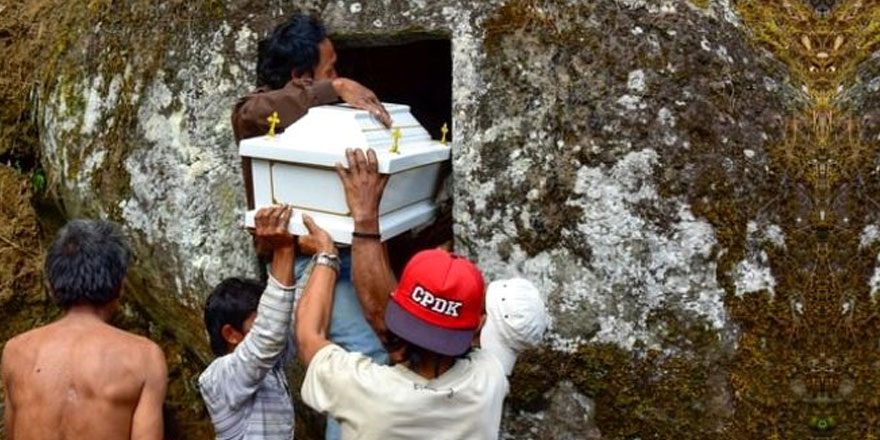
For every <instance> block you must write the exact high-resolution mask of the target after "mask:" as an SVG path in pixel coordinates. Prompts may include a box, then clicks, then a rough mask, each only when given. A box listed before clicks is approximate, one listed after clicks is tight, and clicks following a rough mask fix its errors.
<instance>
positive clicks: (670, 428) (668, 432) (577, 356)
mask: <svg viewBox="0 0 880 440" xmlns="http://www.w3.org/2000/svg"><path fill="white" fill-rule="evenodd" d="M653 320H654V322H655V323H660V322H663V323H664V325H666V326H668V328H669V332H668V334H669V337H670V338H671V339H673V340H675V341H676V342H674V343H677V342H678V341H680V340H687V341H688V346H689V348H688V350H689V351H688V352H682V353H681V354H678V355H667V354H662V353H660V352H657V351H648V352H647V353H646V354H645V355H644V356H641V355H638V354H635V353H630V352H627V351H624V350H623V349H621V348H620V347H618V346H616V345H613V344H597V345H587V346H583V347H581V348H579V349H578V350H577V351H576V352H575V353H572V354H563V353H559V352H554V351H533V352H527V353H525V354H523V355H522V356H521V357H520V359H519V360H518V361H517V364H516V368H515V369H514V374H513V376H512V377H511V394H510V396H509V397H508V399H507V402H508V403H509V404H510V405H511V406H512V407H513V408H514V409H519V410H527V411H539V410H546V409H548V405H549V399H548V398H549V397H550V395H551V394H552V391H553V389H554V387H555V386H556V385H557V384H558V383H560V382H562V381H569V382H571V383H572V384H574V386H575V389H576V390H577V391H578V392H580V393H582V394H584V395H586V396H588V397H590V398H592V399H593V400H594V401H595V403H596V407H595V408H596V413H595V416H594V417H595V422H596V425H597V426H598V428H599V430H600V431H601V432H602V434H603V436H605V437H606V438H631V437H634V436H638V437H640V438H645V439H647V438H652V439H666V438H679V439H703V438H707V436H709V435H712V434H715V433H717V432H718V431H720V429H721V428H722V427H723V423H724V421H725V417H727V416H728V415H729V414H728V412H729V411H730V409H729V408H727V407H725V405H723V404H722V405H707V404H705V403H704V402H707V401H711V400H713V399H716V398H717V397H718V393H719V391H720V392H722V393H723V392H724V387H723V385H724V384H723V379H722V383H721V385H722V387H720V388H719V386H718V384H716V383H715V382H716V378H715V377H713V375H714V374H715V372H716V371H718V369H720V368H722V367H723V365H724V363H725V362H726V359H725V358H724V356H723V352H722V351H719V341H718V339H717V335H716V334H715V332H712V331H709V330H707V329H706V327H705V325H703V324H702V323H699V322H697V323H694V324H685V323H684V322H685V321H683V320H681V319H675V318H674V317H673V315H672V314H671V313H665V312H664V313H661V314H660V315H658V316H656V317H654V318H653ZM669 342H672V341H669ZM685 353H690V354H685Z"/></svg>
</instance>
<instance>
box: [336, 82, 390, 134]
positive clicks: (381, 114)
mask: <svg viewBox="0 0 880 440" xmlns="http://www.w3.org/2000/svg"><path fill="white" fill-rule="evenodd" d="M333 89H334V90H336V94H337V95H339V97H340V98H342V100H343V101H345V102H346V103H348V104H349V105H351V106H352V107H354V108H359V109H361V110H366V111H368V112H370V114H371V115H373V116H374V117H376V119H378V120H379V122H381V123H382V125H384V126H385V127H388V128H390V127H391V116H390V115H389V114H388V110H385V106H383V105H382V103H381V102H379V98H377V97H376V94H375V93H373V91H372V90H370V89H368V88H366V87H364V86H362V85H361V84H360V83H358V82H357V81H354V80H350V79H348V78H336V79H334V80H333Z"/></svg>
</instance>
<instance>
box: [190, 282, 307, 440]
mask: <svg viewBox="0 0 880 440" xmlns="http://www.w3.org/2000/svg"><path fill="white" fill-rule="evenodd" d="M294 300H295V291H294V289H293V288H290V287H286V286H282V285H281V284H280V283H278V281H276V280H275V279H274V278H272V277H271V276H270V277H269V283H268V284H267V286H266V290H265V291H264V292H263V295H262V297H261V298H260V304H259V306H258V307H257V317H256V319H255V320H254V325H253V327H251V330H250V331H249V332H248V334H247V335H246V336H245V337H244V340H243V341H242V342H241V343H240V344H238V346H236V347H235V350H234V351H233V352H232V353H229V354H227V355H225V356H221V357H219V358H217V359H215V360H214V362H212V363H211V365H209V366H208V368H207V369H206V370H205V371H204V372H203V373H202V375H201V376H199V389H200V391H201V393H202V398H203V399H204V400H205V405H206V406H207V408H208V413H209V414H210V415H211V421H212V422H213V424H214V432H215V433H216V435H217V438H218V439H221V440H226V439H235V440H255V439H273V440H274V439H284V440H288V439H291V438H293V404H292V403H291V401H290V394H289V392H288V386H287V379H286V378H285V376H284V371H283V370H282V366H283V365H284V363H285V362H284V361H286V360H288V359H286V358H290V357H291V356H288V355H292V354H293V351H292V349H291V347H292V335H291V324H292V313H293V307H294Z"/></svg>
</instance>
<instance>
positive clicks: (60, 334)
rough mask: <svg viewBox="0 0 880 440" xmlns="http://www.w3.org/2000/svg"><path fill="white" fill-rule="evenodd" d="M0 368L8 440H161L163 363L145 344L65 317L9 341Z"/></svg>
mask: <svg viewBox="0 0 880 440" xmlns="http://www.w3.org/2000/svg"><path fill="white" fill-rule="evenodd" d="M2 362H3V380H4V386H5V389H6V408H5V411H6V433H7V436H8V438H9V439H10V440H29V439H46V440H56V439H57V440H63V439H84V438H96V439H98V438H99V439H108V440H109V439H130V438H131V439H150V440H152V439H160V438H161V436H162V430H163V427H162V401H163V400H164V397H165V387H166V380H167V379H166V367H165V359H164V356H163V354H162V351H161V350H160V349H159V347H158V346H157V345H156V344H154V343H153V342H150V341H149V340H147V339H145V338H141V337H138V336H135V335H132V334H129V333H126V332H124V331H122V330H119V329H116V328H114V327H112V326H110V325H107V324H105V323H103V322H101V321H99V320H95V319H92V320H86V319H68V318H63V319H62V320H60V321H58V322H55V323H53V324H50V325H47V326H45V327H41V328H38V329H35V330H32V331H30V332H27V333H24V334H21V335H19V336H16V337H15V338H13V339H11V340H10V341H9V342H8V343H7V344H6V347H5V349H4V351H3V359H2Z"/></svg>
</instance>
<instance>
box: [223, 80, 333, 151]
mask: <svg viewBox="0 0 880 440" xmlns="http://www.w3.org/2000/svg"><path fill="white" fill-rule="evenodd" d="M337 100H339V95H337V94H336V90H335V89H334V88H333V84H331V83H330V81H320V82H316V83H312V84H309V83H308V82H304V81H301V80H295V79H293V80H290V82H288V83H287V84H286V85H285V86H284V87H282V88H280V89H277V90H269V91H264V92H256V93H251V94H249V95H247V96H245V97H243V98H241V99H240V100H239V101H238V103H237V104H236V105H235V109H234V110H233V112H232V129H233V131H234V132H235V141H236V142H238V141H240V140H242V139H247V138H250V137H255V136H262V135H264V134H266V133H267V132H268V131H269V120H268V118H269V116H271V115H272V113H274V112H277V113H278V119H279V122H278V125H277V127H278V128H284V127H287V126H288V125H290V124H292V123H294V122H296V121H297V120H298V119H299V118H301V117H303V115H305V114H306V113H307V112H308V111H309V108H310V107H314V106H316V105H323V104H329V103H332V102H336V101H337Z"/></svg>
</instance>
